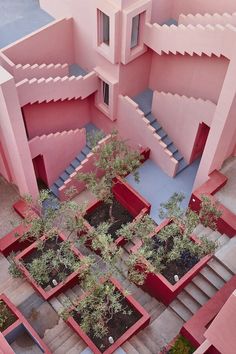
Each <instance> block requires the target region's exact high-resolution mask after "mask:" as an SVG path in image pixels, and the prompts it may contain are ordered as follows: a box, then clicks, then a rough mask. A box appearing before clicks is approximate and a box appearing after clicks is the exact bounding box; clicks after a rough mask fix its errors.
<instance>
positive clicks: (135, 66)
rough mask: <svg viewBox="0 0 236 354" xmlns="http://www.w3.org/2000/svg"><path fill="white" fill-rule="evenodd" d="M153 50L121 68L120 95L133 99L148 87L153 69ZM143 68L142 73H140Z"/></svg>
mask: <svg viewBox="0 0 236 354" xmlns="http://www.w3.org/2000/svg"><path fill="white" fill-rule="evenodd" d="M151 60H152V52H151V50H150V51H148V52H147V53H145V54H143V55H142V56H141V57H139V58H137V59H136V60H133V61H132V62H130V63H129V64H127V65H122V64H121V68H120V81H119V85H120V93H122V94H123V95H128V96H130V97H133V96H135V95H137V94H138V93H139V92H142V91H143V90H145V89H146V88H147V87H148V83H149V75H150V69H151ZM140 68H142V72H140Z"/></svg>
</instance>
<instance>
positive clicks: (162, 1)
mask: <svg viewBox="0 0 236 354" xmlns="http://www.w3.org/2000/svg"><path fill="white" fill-rule="evenodd" d="M175 1H176V0H158V1H155V0H154V1H153V2H152V19H151V21H152V23H159V24H162V23H164V22H165V21H166V20H168V19H170V18H171V17H172V6H173V3H174V2H175Z"/></svg>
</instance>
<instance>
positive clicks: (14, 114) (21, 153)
mask: <svg viewBox="0 0 236 354" xmlns="http://www.w3.org/2000/svg"><path fill="white" fill-rule="evenodd" d="M13 102H14V104H13ZM0 112H1V114H0V126H1V132H2V136H3V139H1V141H4V143H5V146H4V150H6V151H8V157H9V161H10V165H11V169H12V172H13V174H12V179H13V182H14V183H15V184H16V185H17V186H18V188H19V191H20V193H21V194H22V195H23V194H31V195H32V196H33V197H35V196H37V194H38V188H37V183H36V178H35V174H34V169H33V164H32V161H31V156H30V151H29V147H28V142H27V138H26V134H25V128H24V123H23V119H22V115H21V110H20V105H19V101H18V97H17V92H16V88H15V82H14V80H13V78H12V76H11V75H10V74H9V73H8V72H7V71H5V70H4V69H3V68H2V67H0Z"/></svg>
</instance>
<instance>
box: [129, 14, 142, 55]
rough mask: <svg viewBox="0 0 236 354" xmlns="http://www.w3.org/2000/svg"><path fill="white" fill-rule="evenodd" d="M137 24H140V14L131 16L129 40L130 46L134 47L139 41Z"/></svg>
mask: <svg viewBox="0 0 236 354" xmlns="http://www.w3.org/2000/svg"><path fill="white" fill-rule="evenodd" d="M139 25H140V14H139V15H137V16H134V17H133V18H132V29H131V42H130V48H131V49H132V48H135V47H137V45H138V41H139Z"/></svg>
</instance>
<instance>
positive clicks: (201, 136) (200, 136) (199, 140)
mask: <svg viewBox="0 0 236 354" xmlns="http://www.w3.org/2000/svg"><path fill="white" fill-rule="evenodd" d="M209 131H210V127H208V125H206V124H205V123H200V124H199V127H198V131H197V135H196V138H195V142H194V146H193V150H192V155H191V158H190V163H192V162H193V161H195V160H197V159H198V158H199V157H200V156H201V155H202V153H203V150H204V148H205V145H206V141H207V138H208V134H209Z"/></svg>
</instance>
